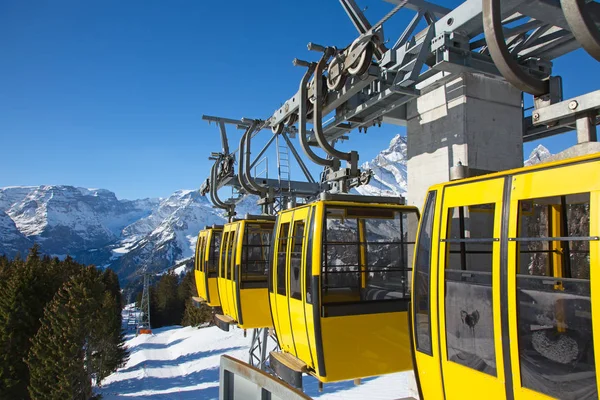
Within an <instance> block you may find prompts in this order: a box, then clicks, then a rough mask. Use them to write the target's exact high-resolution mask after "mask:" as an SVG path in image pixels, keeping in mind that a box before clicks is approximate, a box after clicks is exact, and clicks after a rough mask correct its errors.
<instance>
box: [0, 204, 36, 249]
mask: <svg viewBox="0 0 600 400" xmlns="http://www.w3.org/2000/svg"><path fill="white" fill-rule="evenodd" d="M0 238H1V239H0V254H6V256H7V257H10V258H13V257H14V256H15V255H17V253H19V252H21V253H22V252H23V249H27V248H29V247H31V246H32V244H33V243H32V242H31V240H29V239H27V237H26V236H25V235H23V234H22V233H21V232H20V231H19V229H18V228H17V226H16V225H15V222H14V221H13V220H12V219H11V218H10V217H9V216H8V214H6V213H5V212H4V211H2V210H0Z"/></svg>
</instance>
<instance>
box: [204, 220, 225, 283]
mask: <svg viewBox="0 0 600 400" xmlns="http://www.w3.org/2000/svg"><path fill="white" fill-rule="evenodd" d="M212 235H213V240H212V241H211V242H212V243H211V244H210V252H209V254H208V268H207V270H208V276H209V277H214V276H217V266H218V260H219V249H220V248H221V235H222V233H221V232H215V231H213V234H212Z"/></svg>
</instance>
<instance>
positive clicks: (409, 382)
mask: <svg viewBox="0 0 600 400" xmlns="http://www.w3.org/2000/svg"><path fill="white" fill-rule="evenodd" d="M153 332H154V334H152V335H139V336H137V337H135V336H133V335H132V336H131V337H130V338H129V340H128V341H127V346H128V347H129V351H130V352H131V357H130V358H129V361H128V362H127V364H126V365H125V366H124V367H123V368H120V369H119V370H118V371H117V372H115V373H114V374H112V375H110V376H109V377H107V378H106V379H105V380H104V381H103V382H102V387H101V388H100V389H99V390H98V392H100V393H101V394H102V395H103V398H104V399H106V400H120V399H123V400H124V399H131V398H138V399H140V398H152V399H177V400H186V399H190V400H191V399H217V398H218V397H219V360H220V357H221V355H224V354H227V355H230V356H232V357H235V358H238V359H240V360H246V361H247V359H248V349H249V345H250V337H246V338H244V336H243V331H242V330H240V329H232V330H231V331H229V332H224V331H222V330H220V329H219V328H217V327H215V326H213V327H208V328H201V329H197V328H191V327H185V328H182V327H168V328H160V329H154V330H153ZM303 384H304V391H305V392H306V393H307V394H308V395H309V396H311V397H313V398H318V399H324V400H331V399H348V400H358V399H374V400H383V399H400V398H403V397H415V398H418V394H417V389H416V384H415V381H414V375H413V373H412V372H400V373H395V374H389V375H385V376H380V377H374V378H366V379H363V383H362V384H361V385H360V386H354V383H353V382H352V381H346V382H336V383H330V384H325V385H324V390H323V393H319V391H318V384H317V380H316V379H315V378H313V377H311V376H306V375H305V376H304V377H303Z"/></svg>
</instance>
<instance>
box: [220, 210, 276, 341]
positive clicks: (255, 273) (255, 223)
mask: <svg viewBox="0 0 600 400" xmlns="http://www.w3.org/2000/svg"><path fill="white" fill-rule="evenodd" d="M274 221H275V217H272V216H268V215H258V216H247V217H246V218H245V219H242V220H238V221H234V222H230V223H228V224H225V226H224V227H223V238H222V241H221V249H220V252H219V255H220V260H219V272H218V278H217V282H218V288H219V298H220V301H221V308H222V310H223V315H217V316H216V318H215V322H216V324H217V326H218V327H219V328H221V329H223V330H229V325H230V324H235V325H237V326H238V327H240V328H242V329H255V328H268V327H271V326H272V322H271V315H270V314H269V296H268V294H267V278H268V277H267V271H268V266H269V265H268V264H269V253H270V251H269V250H270V244H271V236H272V234H273V225H274Z"/></svg>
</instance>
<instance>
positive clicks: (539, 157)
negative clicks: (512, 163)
mask: <svg viewBox="0 0 600 400" xmlns="http://www.w3.org/2000/svg"><path fill="white" fill-rule="evenodd" d="M551 155H552V153H550V150H548V149H547V148H546V147H545V146H543V145H541V144H539V145H538V146H537V147H536V148H535V149H533V150H532V151H531V153H530V154H529V158H528V159H527V160H525V162H524V163H523V165H525V166H528V165H534V164H539V163H541V162H544V160H546V159H547V158H548V157H550V156H551Z"/></svg>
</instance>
